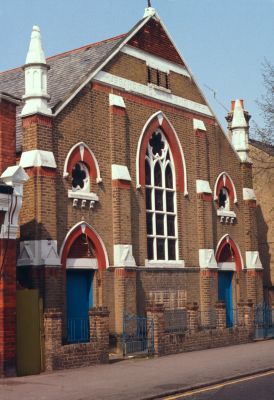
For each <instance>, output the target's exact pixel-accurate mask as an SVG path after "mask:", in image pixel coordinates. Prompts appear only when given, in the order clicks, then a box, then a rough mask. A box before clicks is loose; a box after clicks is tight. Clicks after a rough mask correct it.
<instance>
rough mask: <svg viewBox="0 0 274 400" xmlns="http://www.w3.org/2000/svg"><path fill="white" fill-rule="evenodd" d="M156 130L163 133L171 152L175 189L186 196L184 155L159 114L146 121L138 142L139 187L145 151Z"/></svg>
mask: <svg viewBox="0 0 274 400" xmlns="http://www.w3.org/2000/svg"><path fill="white" fill-rule="evenodd" d="M157 129H161V130H162V131H163V133H164V135H165V137H166V139H167V141H168V144H169V147H170V150H171V152H172V156H173V160H174V166H175V173H176V189H177V190H178V191H180V192H183V193H185V194H187V182H186V167H185V160H184V155H183V152H182V149H181V147H180V142H179V139H178V137H177V134H176V132H175V130H174V128H173V127H172V125H171V124H170V122H169V121H168V120H167V118H166V117H165V116H164V115H163V113H161V112H158V113H156V114H154V116H153V117H152V118H151V119H150V120H149V121H148V123H147V126H145V128H144V131H143V133H142V135H141V137H140V140H139V147H138V153H137V162H138V167H139V168H138V169H139V185H141V186H144V185H145V156H146V149H147V146H148V142H149V140H150V138H151V136H152V134H153V133H154V132H155V131H156V130H157Z"/></svg>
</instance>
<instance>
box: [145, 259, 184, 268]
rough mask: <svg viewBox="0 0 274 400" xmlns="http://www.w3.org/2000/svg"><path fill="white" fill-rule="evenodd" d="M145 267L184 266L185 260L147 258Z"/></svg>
mask: <svg viewBox="0 0 274 400" xmlns="http://www.w3.org/2000/svg"><path fill="white" fill-rule="evenodd" d="M145 267H148V268H163V269H164V268H184V267H185V261H184V260H174V261H161V260H157V261H156V260H155V261H151V260H145Z"/></svg>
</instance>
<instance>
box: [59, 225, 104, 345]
mask: <svg viewBox="0 0 274 400" xmlns="http://www.w3.org/2000/svg"><path fill="white" fill-rule="evenodd" d="M61 259H62V265H63V267H64V268H65V271H66V321H67V323H66V337H67V342H68V343H84V342H88V341H89V331H90V329H89V309H90V308H92V307H93V278H94V273H95V271H96V270H97V269H105V268H106V266H107V257H106V251H105V248H104V246H103V244H102V241H101V239H100V238H99V237H98V235H97V234H96V233H95V232H94V230H93V229H92V228H91V227H90V226H88V225H87V224H85V223H81V224H78V225H77V226H76V227H74V228H73V229H72V230H71V231H70V232H69V234H68V235H67V238H66V240H65V242H64V245H63V248H62V257H61Z"/></svg>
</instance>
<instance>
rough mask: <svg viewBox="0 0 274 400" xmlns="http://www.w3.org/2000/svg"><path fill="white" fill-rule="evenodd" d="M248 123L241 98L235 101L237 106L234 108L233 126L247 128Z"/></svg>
mask: <svg viewBox="0 0 274 400" xmlns="http://www.w3.org/2000/svg"><path fill="white" fill-rule="evenodd" d="M247 127H248V124H247V122H246V119H245V116H244V110H243V106H242V103H241V101H240V100H236V101H235V107H234V110H233V118H232V123H231V128H232V129H233V128H247Z"/></svg>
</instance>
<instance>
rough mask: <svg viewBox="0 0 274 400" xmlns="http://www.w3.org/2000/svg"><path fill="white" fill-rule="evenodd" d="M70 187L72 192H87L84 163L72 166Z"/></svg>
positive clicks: (87, 185)
mask: <svg viewBox="0 0 274 400" xmlns="http://www.w3.org/2000/svg"><path fill="white" fill-rule="evenodd" d="M71 186H72V190H73V191H77V190H81V191H89V172H88V169H87V167H86V166H85V164H84V163H80V162H79V163H77V164H75V165H74V167H73V169H72V182H71Z"/></svg>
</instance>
